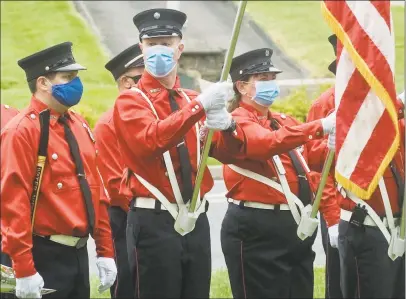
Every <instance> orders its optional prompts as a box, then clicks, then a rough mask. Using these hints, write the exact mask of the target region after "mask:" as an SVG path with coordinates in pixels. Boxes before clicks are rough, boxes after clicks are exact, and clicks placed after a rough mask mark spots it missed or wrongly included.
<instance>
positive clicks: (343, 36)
mask: <svg viewBox="0 0 406 299" xmlns="http://www.w3.org/2000/svg"><path fill="white" fill-rule="evenodd" d="M322 13H323V16H324V18H325V20H326V22H327V23H328V25H329V26H330V27H331V29H332V31H333V32H334V33H335V34H336V35H337V38H338V41H339V42H338V44H339V46H338V47H337V50H338V51H337V71H336V84H335V105H336V107H337V109H336V111H337V118H336V119H337V120H336V122H337V126H336V169H335V171H336V173H335V176H336V180H337V182H338V183H339V184H340V185H342V186H343V187H344V188H345V189H347V190H348V191H351V192H352V193H354V194H355V195H356V196H358V197H359V198H362V199H369V198H370V197H371V195H372V193H373V192H374V190H375V189H376V187H377V185H378V182H379V179H380V178H381V177H382V175H383V173H384V171H385V169H386V168H387V167H388V165H389V163H390V161H391V160H392V158H393V156H394V155H395V153H396V151H397V149H398V145H399V129H398V118H397V111H396V105H395V103H396V90H395V82H394V72H395V69H394V65H395V42H394V32H393V24H392V16H391V10H390V1H323V2H322Z"/></svg>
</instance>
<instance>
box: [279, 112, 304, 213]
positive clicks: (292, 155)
mask: <svg viewBox="0 0 406 299" xmlns="http://www.w3.org/2000/svg"><path fill="white" fill-rule="evenodd" d="M271 128H272V129H273V130H275V131H277V130H279V123H278V122H277V121H276V120H275V119H272V120H271ZM288 154H289V157H290V160H291V161H292V164H293V167H294V168H295V170H296V174H297V176H298V181H299V199H300V200H301V201H302V202H303V204H304V205H305V206H306V205H308V204H310V203H311V190H310V185H309V182H308V181H307V177H306V172H305V170H304V168H303V165H302V163H300V161H299V157H298V156H297V153H296V152H295V150H291V151H289V152H288Z"/></svg>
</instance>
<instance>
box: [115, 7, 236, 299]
mask: <svg viewBox="0 0 406 299" xmlns="http://www.w3.org/2000/svg"><path fill="white" fill-rule="evenodd" d="M185 20H186V15H185V14H184V13H182V12H179V11H176V10H170V9H151V10H147V11H144V12H141V13H139V14H137V15H136V16H135V17H134V19H133V21H134V24H135V25H136V27H137V28H138V30H139V33H140V35H139V37H140V42H141V43H140V45H141V49H142V52H143V54H144V62H145V71H144V73H143V75H142V77H141V79H140V81H139V82H138V84H137V88H132V89H131V90H129V91H124V92H122V93H121V94H120V96H119V97H118V99H117V100H116V104H115V107H114V114H113V120H114V126H115V130H116V134H117V140H118V144H119V148H120V152H121V154H122V157H123V161H124V164H125V166H126V168H127V174H126V175H125V176H124V182H123V184H122V187H123V193H124V194H125V195H127V196H131V197H132V201H131V203H130V211H129V213H128V220H127V244H128V246H127V251H128V255H129V260H130V266H131V267H132V268H131V270H132V272H133V273H136V275H135V278H136V279H135V297H136V298H208V297H209V290H210V278H211V252H210V230H209V223H208V219H207V215H206V213H205V212H206V209H207V206H206V199H205V197H204V195H205V194H206V193H207V192H208V191H209V190H210V189H211V188H212V186H213V179H212V177H211V175H210V172H209V170H208V169H206V172H205V175H204V177H203V181H202V185H201V188H200V197H199V198H198V202H197V210H196V213H195V215H196V219H197V220H196V223H195V227H194V229H193V230H192V231H191V232H189V233H188V234H186V235H184V234H181V232H180V231H179V230H175V227H174V225H175V224H176V223H177V220H178V219H179V218H178V216H179V215H180V213H178V209H179V210H180V209H181V208H182V209H183V208H184V207H187V206H188V204H189V203H190V200H191V197H192V193H193V182H194V181H195V177H196V172H197V167H198V164H199V158H200V157H199V151H200V146H201V145H200V140H199V139H198V138H197V136H198V134H199V127H198V122H199V121H200V120H201V119H202V118H204V117H205V116H206V118H207V123H208V126H210V128H212V129H217V130H229V129H230V130H229V131H230V132H228V134H230V136H231V134H232V133H231V130H232V127H233V121H232V119H231V116H229V115H228V114H227V111H226V108H225V103H226V99H227V98H228V97H229V96H230V95H231V94H232V85H231V84H230V83H226V82H224V83H215V84H213V85H212V86H210V87H209V88H208V89H207V90H205V91H204V92H203V93H202V94H200V95H198V94H197V93H196V92H194V91H191V90H185V89H182V88H181V87H180V81H179V77H178V76H177V63H178V61H179V58H180V55H181V53H182V51H183V49H184V45H183V43H182V41H181V39H182V31H181V30H182V26H183V24H184V23H185ZM197 215H198V216H197ZM175 218H176V220H175V221H174V219H175Z"/></svg>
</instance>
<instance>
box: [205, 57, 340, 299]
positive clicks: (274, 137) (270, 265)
mask: <svg viewBox="0 0 406 299" xmlns="http://www.w3.org/2000/svg"><path fill="white" fill-rule="evenodd" d="M271 56H272V50H271V49H258V50H254V51H250V52H248V53H245V54H242V55H241V56H238V57H236V58H234V59H233V61H232V65H231V71H230V75H231V78H232V81H233V83H234V91H235V93H236V96H235V98H234V99H233V101H232V102H230V103H231V105H230V107H229V110H230V111H232V117H233V119H234V121H235V122H236V128H235V131H234V133H233V135H234V138H235V139H237V140H238V141H239V146H238V148H236V147H235V146H234V147H233V148H230V146H227V144H230V143H227V142H226V140H225V137H226V136H225V135H224V133H223V132H218V133H216V135H215V139H214V140H215V141H214V144H213V147H212V151H211V155H212V156H213V157H221V160H222V161H223V162H227V163H229V165H227V166H225V167H224V181H225V184H226V187H227V190H228V193H227V198H228V201H229V206H228V210H227V213H226V216H225V218H224V220H223V224H222V229H221V244H222V250H223V253H224V256H225V260H226V264H227V268H228V272H229V277H230V282H231V288H232V292H233V296H234V297H235V298H256V297H258V298H287V297H304V298H313V261H314V257H315V254H314V252H313V250H312V245H313V242H314V239H315V236H316V233H314V234H313V235H312V236H311V237H309V238H307V239H306V240H304V241H301V240H300V239H299V238H298V236H297V228H298V223H299V221H300V217H301V216H300V210H301V209H302V208H303V207H304V206H307V205H309V204H310V203H311V200H312V197H313V190H312V188H311V183H310V180H311V176H310V175H309V174H310V172H309V169H308V167H307V164H306V161H307V155H308V153H307V149H306V147H305V146H302V145H305V144H306V143H307V142H308V141H310V140H314V139H319V138H322V137H323V135H325V134H328V133H329V132H330V131H331V130H332V128H333V126H334V123H335V116H334V114H332V115H331V116H329V117H328V118H324V119H321V120H317V121H314V122H310V123H306V124H300V123H299V122H298V121H297V120H295V119H294V118H292V117H290V116H287V115H285V114H281V113H274V112H272V113H271V112H270V111H269V107H270V106H271V104H272V103H273V101H274V100H275V99H276V98H277V96H278V94H279V87H278V85H277V83H276V81H275V78H276V75H277V74H278V73H281V71H280V70H279V69H277V68H275V67H274V66H273V64H272V62H271ZM324 151H325V150H324V149H323V150H322V151H321V152H320V153H316V154H317V155H319V156H320V157H322V156H323V155H324V154H325V152H324ZM224 152H227V153H228V158H227V161H225V159H224ZM297 206H298V207H299V208H298V207H297Z"/></svg>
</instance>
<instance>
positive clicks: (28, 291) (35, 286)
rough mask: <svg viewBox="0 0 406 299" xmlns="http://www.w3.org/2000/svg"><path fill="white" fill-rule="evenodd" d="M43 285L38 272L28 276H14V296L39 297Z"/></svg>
mask: <svg viewBox="0 0 406 299" xmlns="http://www.w3.org/2000/svg"><path fill="white" fill-rule="evenodd" d="M43 287H44V280H43V279H42V276H41V275H39V273H38V272H37V273H35V274H34V275H31V276H28V277H23V278H16V296H17V297H18V298H41V297H42V296H41V290H42V288H43Z"/></svg>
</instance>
